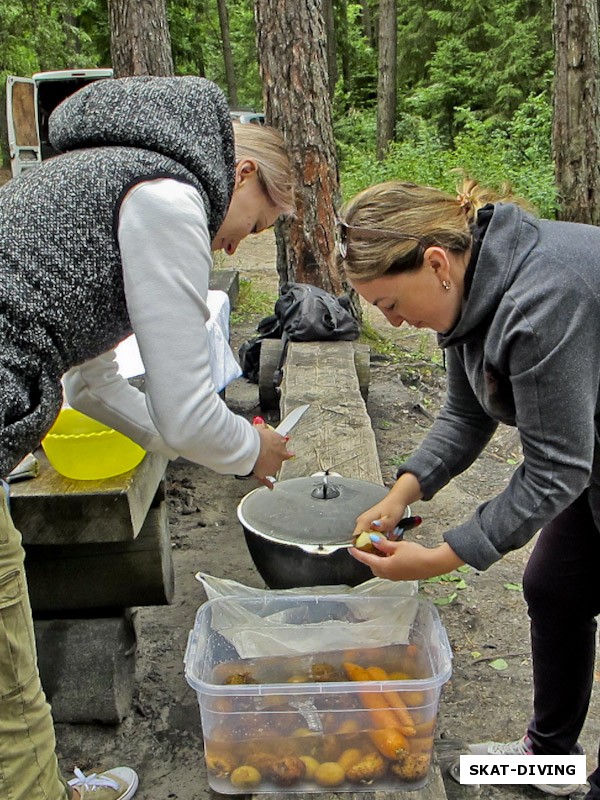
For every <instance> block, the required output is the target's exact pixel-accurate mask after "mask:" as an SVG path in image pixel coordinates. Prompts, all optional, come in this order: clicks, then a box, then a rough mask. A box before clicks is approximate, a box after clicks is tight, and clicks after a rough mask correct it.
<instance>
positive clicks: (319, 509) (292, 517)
mask: <svg viewBox="0 0 600 800" xmlns="http://www.w3.org/2000/svg"><path fill="white" fill-rule="evenodd" d="M387 493H388V490H387V489H386V488H385V487H384V486H381V485H380V484H376V483H369V482H368V481H361V480H358V479H356V478H344V477H342V476H341V475H333V474H323V473H318V474H316V475H311V476H310V477H307V478H290V479H288V480H285V481H281V483H276V484H275V486H274V488H273V489H272V490H270V489H267V488H266V486H261V487H260V488H258V489H254V491H252V492H250V493H249V494H247V495H246V496H245V497H243V498H242V500H241V501H240V503H239V505H238V509H237V514H238V519H239V520H240V522H241V523H242V527H243V529H244V535H245V537H246V544H247V545H248V550H249V552H250V555H251V557H252V560H253V561H254V564H255V566H256V569H257V570H258V571H259V573H260V575H261V577H262V578H263V580H264V582H265V583H266V584H267V586H268V587H269V588H270V589H291V588H296V587H302V586H331V585H334V584H347V585H348V586H356V585H357V584H359V583H363V581H366V580H368V579H369V578H372V577H373V573H372V572H371V570H370V569H369V567H367V566H366V565H365V564H362V563H361V562H360V561H357V560H356V559H355V558H352V556H351V555H350V554H349V553H348V547H349V545H350V540H351V538H352V532H353V530H354V526H355V524H356V517H358V516H359V514H361V513H362V512H363V511H366V510H367V509H368V508H370V507H371V506H373V505H375V503H377V502H379V501H380V500H381V499H383V498H384V497H385V496H386V495H387ZM406 513H407V514H410V510H409V509H407V511H406Z"/></svg>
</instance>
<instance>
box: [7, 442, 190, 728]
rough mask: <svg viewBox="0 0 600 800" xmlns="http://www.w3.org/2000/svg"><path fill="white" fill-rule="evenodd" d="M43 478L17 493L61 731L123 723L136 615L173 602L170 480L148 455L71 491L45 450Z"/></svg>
mask: <svg viewBox="0 0 600 800" xmlns="http://www.w3.org/2000/svg"><path fill="white" fill-rule="evenodd" d="M35 455H36V457H37V458H38V460H39V464H40V472H39V475H38V476H37V477H36V478H34V479H33V480H28V481H21V482H18V483H13V484H12V485H11V512H12V517H13V520H14V523H15V525H16V526H17V528H18V529H19V530H20V531H21V533H22V536H23V545H24V548H25V568H26V571H27V580H28V584H29V596H30V598H31V605H32V609H33V613H34V627H35V635H36V641H37V645H38V663H39V670H40V677H41V680H42V685H43V686H44V690H45V691H46V695H47V696H48V700H49V702H50V703H51V704H52V712H53V716H54V719H55V720H56V721H57V722H105V723H115V722H120V721H121V720H122V719H123V718H124V717H125V716H126V715H127V713H128V712H129V709H130V706H131V701H132V697H133V688H134V677H135V650H136V632H135V626H134V622H133V615H132V611H131V609H132V607H135V606H138V605H155V604H164V603H169V602H171V600H172V598H173V591H174V572H173V560H172V554H171V541H170V536H169V528H168V522H167V508H166V501H165V490H164V474H165V469H166V466H167V463H168V461H167V459H166V458H163V457H162V456H157V455H155V454H147V455H146V456H145V458H144V459H143V461H142V462H141V464H140V465H139V466H138V467H136V468H135V469H134V470H131V471H130V472H126V473H124V474H123V475H119V476H117V477H115V478H110V479H107V480H103V481H71V480H69V479H67V478H63V477H62V476H61V475H59V474H58V473H56V472H55V471H54V470H53V469H52V467H51V466H50V464H49V463H48V461H47V460H46V457H45V456H44V454H43V452H42V451H41V450H39V451H37V452H36V454H35Z"/></svg>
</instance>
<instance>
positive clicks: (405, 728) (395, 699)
mask: <svg viewBox="0 0 600 800" xmlns="http://www.w3.org/2000/svg"><path fill="white" fill-rule="evenodd" d="M367 674H368V675H369V677H370V678H371V680H374V681H388V680H389V675H388V674H387V672H386V671H385V670H384V669H382V668H381V667H375V666H373V667H367ZM383 697H384V699H385V701H386V703H387V704H388V705H389V706H390V707H391V709H392V710H393V712H394V713H395V715H396V716H397V717H398V719H399V720H400V726H401V727H400V730H401V731H402V733H403V734H404V735H405V736H415V735H416V733H417V731H416V728H415V723H414V720H413V718H412V717H411V715H410V712H409V710H408V709H407V707H406V703H405V702H404V700H403V699H402V695H401V694H400V692H393V691H390V692H385V691H384V692H383Z"/></svg>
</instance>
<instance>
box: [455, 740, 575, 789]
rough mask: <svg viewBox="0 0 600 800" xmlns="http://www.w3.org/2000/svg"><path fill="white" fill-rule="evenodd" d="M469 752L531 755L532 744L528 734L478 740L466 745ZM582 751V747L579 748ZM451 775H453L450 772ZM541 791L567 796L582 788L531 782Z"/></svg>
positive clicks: (570, 784)
mask: <svg viewBox="0 0 600 800" xmlns="http://www.w3.org/2000/svg"><path fill="white" fill-rule="evenodd" d="M468 749H469V752H470V753H471V754H472V755H476V756H532V755H533V754H534V753H533V746H532V743H531V739H530V738H529V736H523V737H522V738H521V739H517V740H516V741H514V742H506V743H503V742H478V743H477V744H470V745H468ZM580 752H582V753H583V749H581V748H580ZM450 774H451V775H452V777H455V775H453V774H452V770H451V771H450ZM530 786H535V788H536V789H539V790H540V791H541V792H545V793H546V794H550V795H552V796H553V797H568V796H569V795H570V794H573V792H576V791H577V790H578V789H580V788H582V786H581V784H580V783H531V784H530Z"/></svg>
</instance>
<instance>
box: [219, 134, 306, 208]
mask: <svg viewBox="0 0 600 800" xmlns="http://www.w3.org/2000/svg"><path fill="white" fill-rule="evenodd" d="M233 133H234V137H235V157H236V159H237V160H238V161H240V160H241V159H242V158H251V159H253V160H254V161H256V163H257V165H258V175H259V178H260V180H261V183H262V185H263V186H264V189H265V191H266V193H267V194H268V196H269V198H270V199H271V201H272V202H273V203H274V204H275V205H276V206H277V207H278V208H280V209H281V213H282V214H286V215H291V214H293V213H294V192H293V186H292V168H291V164H290V159H289V155H288V152H287V150H286V147H285V143H284V141H283V136H282V135H281V134H280V133H279V131H278V130H276V129H275V128H271V127H270V126H268V125H255V124H253V123H240V122H234V123H233Z"/></svg>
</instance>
